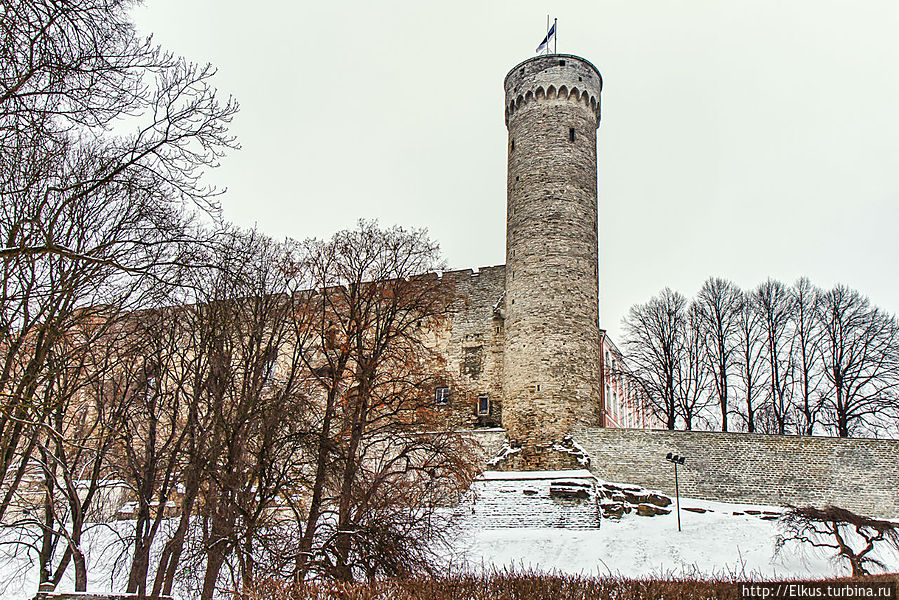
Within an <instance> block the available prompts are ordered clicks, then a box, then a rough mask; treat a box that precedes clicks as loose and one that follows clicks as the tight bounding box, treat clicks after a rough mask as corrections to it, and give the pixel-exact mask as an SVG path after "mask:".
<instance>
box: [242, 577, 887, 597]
mask: <svg viewBox="0 0 899 600" xmlns="http://www.w3.org/2000/svg"><path fill="white" fill-rule="evenodd" d="M741 581H746V579H745V578H739V577H736V576H725V577H717V578H708V579H697V578H693V577H670V578H661V579H649V578H646V579H625V578H619V577H611V576H608V577H584V576H580V575H561V574H544V573H534V572H516V571H498V572H493V573H488V574H474V573H458V574H455V575H450V576H446V577H442V578H433V579H404V580H399V579H389V580H382V581H376V582H374V583H334V582H310V583H306V584H303V585H301V586H293V585H288V584H285V583H282V582H278V581H274V580H268V581H264V582H261V583H260V585H259V586H258V587H257V588H256V589H255V590H253V591H252V592H251V593H248V594H243V595H238V596H237V598H239V599H240V600H495V599H497V598H500V599H509V600H544V599H546V600H650V599H651V600H659V599H662V598H671V599H674V598H678V599H681V598H682V599H686V600H700V599H703V600H704V599H707V598H716V599H717V598H721V599H734V600H736V599H738V598H740V595H739V592H738V587H737V583H739V582H741ZM754 581H758V580H754ZM829 581H852V582H870V581H881V582H882V581H890V582H893V584H894V585H897V583H899V574H892V575H881V576H872V577H864V578H845V579H833V580H829Z"/></svg>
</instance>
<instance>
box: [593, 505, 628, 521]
mask: <svg viewBox="0 0 899 600" xmlns="http://www.w3.org/2000/svg"><path fill="white" fill-rule="evenodd" d="M599 508H600V510H601V511H602V516H603V517H605V518H607V519H616V520H617V519H620V518H621V517H622V515H624V513H625V510H624V505H623V504H621V503H620V502H609V503H607V504H600V506H599Z"/></svg>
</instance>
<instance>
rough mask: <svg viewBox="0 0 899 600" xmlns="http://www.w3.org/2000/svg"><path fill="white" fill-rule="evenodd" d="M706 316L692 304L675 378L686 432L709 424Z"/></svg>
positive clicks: (686, 321)
mask: <svg viewBox="0 0 899 600" xmlns="http://www.w3.org/2000/svg"><path fill="white" fill-rule="evenodd" d="M702 333H703V331H702V315H701V314H700V312H699V309H698V307H697V306H696V304H695V303H691V304H690V307H689V308H688V309H687V311H686V316H685V320H684V335H683V337H682V338H681V350H680V352H679V355H680V361H679V362H678V366H677V372H676V376H675V381H676V389H677V402H678V410H679V412H680V414H681V417H682V418H683V420H684V427H685V428H686V429H688V430H689V429H694V427H695V426H696V425H698V424H700V423H704V422H705V421H706V416H705V413H706V409H707V408H708V405H709V372H708V370H707V369H706V368H705V363H706V361H705V357H704V356H703V353H704V352H705V344H704V343H703V338H702Z"/></svg>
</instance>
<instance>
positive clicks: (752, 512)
mask: <svg viewBox="0 0 899 600" xmlns="http://www.w3.org/2000/svg"><path fill="white" fill-rule="evenodd" d="M745 512H746V514H747V515H760V514H762V511H760V510H747V511H745Z"/></svg>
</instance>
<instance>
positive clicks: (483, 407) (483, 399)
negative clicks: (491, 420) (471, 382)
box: [478, 395, 490, 415]
mask: <svg viewBox="0 0 899 600" xmlns="http://www.w3.org/2000/svg"><path fill="white" fill-rule="evenodd" d="M478 414H479V415H489V414H490V398H488V397H487V396H484V395H482V396H478Z"/></svg>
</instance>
